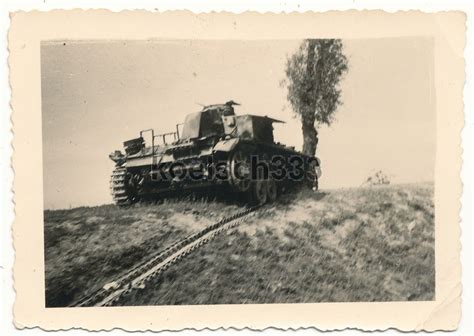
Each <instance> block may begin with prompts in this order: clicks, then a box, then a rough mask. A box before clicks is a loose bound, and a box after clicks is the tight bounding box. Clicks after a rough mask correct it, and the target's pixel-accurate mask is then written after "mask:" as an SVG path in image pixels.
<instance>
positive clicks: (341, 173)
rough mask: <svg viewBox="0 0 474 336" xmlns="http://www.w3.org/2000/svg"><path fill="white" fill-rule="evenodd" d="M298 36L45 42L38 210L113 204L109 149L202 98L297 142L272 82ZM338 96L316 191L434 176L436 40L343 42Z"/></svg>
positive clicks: (295, 125) (282, 94)
mask: <svg viewBox="0 0 474 336" xmlns="http://www.w3.org/2000/svg"><path fill="white" fill-rule="evenodd" d="M299 43H300V41H296V40H284V41H126V42H124V41H120V42H117V41H113V42H105V41H97V42H83V41H81V42H70V41H69V42H66V43H63V42H47V43H43V45H42V48H41V73H42V81H41V85H42V112H43V167H44V202H45V203H44V206H45V208H68V207H70V206H72V207H74V206H80V205H97V204H103V203H110V202H111V196H110V195H109V187H108V186H109V179H110V178H109V176H110V173H111V172H112V170H113V167H114V164H113V162H112V161H110V159H109V158H108V154H109V153H110V152H112V151H113V150H115V149H122V142H123V141H125V140H128V139H130V138H134V137H137V136H138V133H139V131H140V130H141V129H146V128H150V127H153V128H155V130H156V131H157V132H166V131H172V130H174V125H175V124H176V123H180V122H182V121H183V120H184V116H185V115H186V114H187V113H190V112H195V111H197V110H199V109H200V106H199V105H198V104H213V103H223V102H226V101H228V100H230V99H233V100H234V101H237V102H239V103H241V104H242V106H240V107H237V110H236V112H237V113H239V114H247V113H249V114H257V115H268V116H272V117H275V118H277V119H281V120H285V121H287V123H286V124H285V125H278V124H276V125H275V133H276V140H278V141H280V142H282V143H285V144H288V145H294V146H296V147H297V149H301V147H302V135H301V131H300V122H299V120H298V119H295V118H294V115H293V112H292V110H291V107H290V106H289V105H288V102H287V100H286V91H285V89H284V88H281V87H280V81H281V80H282V79H283V78H284V66H285V62H286V58H287V56H288V55H290V54H292V53H293V52H294V51H295V50H296V49H297V47H298V45H299ZM344 52H345V53H346V55H347V56H348V58H349V72H348V73H347V75H346V76H345V78H344V80H343V82H342V85H341V88H342V100H343V102H344V104H343V105H342V106H341V107H340V108H339V109H338V111H337V116H336V121H335V122H334V123H333V125H332V126H331V127H329V128H328V127H322V128H321V129H320V137H319V138H320V141H319V148H318V153H317V156H318V157H319V158H320V159H321V161H322V168H323V176H322V179H321V181H320V186H321V188H339V187H350V186H359V185H360V184H361V183H362V182H363V181H364V180H365V179H366V178H367V177H368V176H369V175H370V174H371V173H373V172H375V171H376V170H382V171H384V172H385V173H387V174H388V175H390V177H391V180H392V182H394V183H409V182H420V181H432V180H433V179H434V158H435V147H436V146H435V122H436V121H435V94H434V89H433V87H434V86H433V83H434V82H433V81H434V79H433V74H432V69H433V44H432V40H430V39H427V38H398V39H370V40H369V39H368V40H346V41H344Z"/></svg>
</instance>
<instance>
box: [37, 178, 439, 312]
mask: <svg viewBox="0 0 474 336" xmlns="http://www.w3.org/2000/svg"><path fill="white" fill-rule="evenodd" d="M238 210H239V208H238V206H236V205H229V204H225V203H220V202H205V201H197V202H190V201H185V200H178V201H167V202H165V203H163V204H159V205H153V204H146V205H137V206H134V207H132V208H129V209H118V208H116V207H114V206H111V205H110V206H101V207H94V208H76V209H72V210H59V211H45V261H46V302H47V306H64V305H67V304H69V303H71V302H72V301H74V300H76V299H78V298H79V297H80V296H82V295H84V294H86V289H87V288H89V289H94V288H97V287H101V286H102V285H103V284H105V283H106V282H108V281H110V280H112V279H113V278H114V277H115V276H116V275H117V274H119V273H120V272H122V271H124V270H126V269H127V268H128V267H130V266H131V265H133V263H134V262H137V261H138V260H140V258H142V257H143V256H146V255H147V254H148V253H150V252H153V251H156V250H157V249H162V248H165V247H166V246H167V245H168V244H170V243H172V242H174V241H176V240H177V239H179V238H181V237H183V236H185V235H187V234H189V233H191V232H195V231H198V230H200V229H202V228H204V227H205V226H207V225H209V224H211V223H213V222H215V221H217V220H218V219H220V218H221V217H222V216H225V215H229V214H231V213H234V212H236V211H238ZM434 288H435V269H434V204H433V185H432V184H417V185H400V186H387V187H376V188H358V189H340V190H330V191H321V192H317V193H314V192H311V191H303V192H300V193H298V194H291V195H284V196H283V197H281V199H280V200H279V202H278V203H277V204H274V205H269V206H267V207H266V208H265V209H262V210H260V211H259V212H258V213H257V214H256V215H255V216H254V217H252V218H251V219H250V220H249V221H247V222H245V223H244V224H242V225H241V226H239V227H238V228H236V229H233V230H230V231H228V232H227V233H225V234H223V235H220V236H217V237H216V238H215V239H214V240H212V241H211V242H210V243H208V244H206V245H204V246H203V247H202V248H201V249H199V250H198V251H196V252H194V253H193V254H191V255H190V256H188V257H187V258H185V259H184V260H183V261H182V262H180V263H179V264H178V265H175V266H172V267H171V268H170V269H168V270H167V271H166V272H165V273H164V274H163V275H162V276H161V277H158V278H156V279H154V280H152V281H151V282H150V283H149V284H148V285H147V287H146V288H145V289H143V290H141V291H135V292H134V293H133V294H132V295H130V296H129V297H127V298H126V299H125V300H124V302H123V304H125V305H155V304H156V305H164V304H222V303H291V302H348V301H404V300H432V299H434V294H435V293H434Z"/></svg>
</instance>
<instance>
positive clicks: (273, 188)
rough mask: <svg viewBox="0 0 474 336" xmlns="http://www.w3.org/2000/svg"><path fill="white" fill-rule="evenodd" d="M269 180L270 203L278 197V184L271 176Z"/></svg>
mask: <svg viewBox="0 0 474 336" xmlns="http://www.w3.org/2000/svg"><path fill="white" fill-rule="evenodd" d="M266 182H267V199H268V201H269V202H270V203H273V202H275V201H276V199H277V197H278V186H277V184H276V182H275V180H274V179H272V178H270V179H269V180H268V181H266Z"/></svg>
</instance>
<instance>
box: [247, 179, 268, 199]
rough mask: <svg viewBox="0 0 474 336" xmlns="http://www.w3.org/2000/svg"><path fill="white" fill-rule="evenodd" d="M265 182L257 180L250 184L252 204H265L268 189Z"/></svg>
mask: <svg viewBox="0 0 474 336" xmlns="http://www.w3.org/2000/svg"><path fill="white" fill-rule="evenodd" d="M267 186H268V183H267V181H265V180H263V179H258V180H256V181H253V182H252V188H251V199H252V203H254V204H257V205H261V204H265V203H266V202H267V196H268V194H267V189H268V187H267Z"/></svg>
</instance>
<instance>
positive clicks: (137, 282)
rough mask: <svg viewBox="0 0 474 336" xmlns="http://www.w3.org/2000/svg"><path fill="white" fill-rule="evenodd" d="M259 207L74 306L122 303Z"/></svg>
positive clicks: (227, 220) (142, 265) (205, 232)
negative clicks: (124, 296)
mask: <svg viewBox="0 0 474 336" xmlns="http://www.w3.org/2000/svg"><path fill="white" fill-rule="evenodd" d="M258 208H260V206H255V207H251V208H248V209H246V210H244V211H241V212H239V213H236V214H234V215H232V216H230V217H226V218H224V219H222V220H220V221H219V222H217V223H214V224H212V225H209V226H207V227H206V228H205V229H203V230H201V231H199V232H197V233H194V234H191V235H189V236H187V237H185V238H184V239H182V240H180V241H178V242H176V243H174V244H172V245H171V246H169V247H167V248H166V249H164V250H162V251H160V252H158V253H157V254H155V255H154V256H153V257H151V258H149V259H147V260H145V261H142V262H140V263H138V264H137V265H135V266H134V267H132V268H131V269H130V270H129V271H127V272H126V273H125V274H123V275H122V276H120V277H119V278H118V279H116V280H114V281H112V282H110V283H108V284H107V285H110V286H107V285H106V286H107V287H106V286H104V288H101V289H99V290H97V291H95V292H93V293H91V294H89V295H87V296H85V297H83V298H81V299H80V300H78V301H76V302H75V303H73V304H71V305H70V307H87V306H98V307H100V306H110V305H112V304H114V303H116V302H118V300H119V299H120V297H121V296H122V295H124V294H129V293H130V292H131V291H132V290H134V289H141V288H144V287H145V284H146V282H148V281H149V280H151V279H152V278H154V277H156V276H158V275H159V274H161V273H162V272H164V271H165V270H166V269H167V268H169V267H170V266H172V265H173V264H176V263H178V262H179V261H180V260H182V259H183V258H184V257H185V256H187V255H188V254H190V253H191V252H193V251H194V250H196V249H198V248H199V247H201V246H202V245H204V244H206V243H208V242H209V241H210V240H212V239H213V238H214V237H216V236H217V235H218V234H220V233H222V232H224V231H226V230H228V229H231V228H234V227H235V226H237V225H239V224H240V223H241V222H242V221H243V220H244V219H245V218H246V217H247V216H248V215H250V214H251V213H253V212H254V211H256V210H257V209H258Z"/></svg>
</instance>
